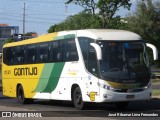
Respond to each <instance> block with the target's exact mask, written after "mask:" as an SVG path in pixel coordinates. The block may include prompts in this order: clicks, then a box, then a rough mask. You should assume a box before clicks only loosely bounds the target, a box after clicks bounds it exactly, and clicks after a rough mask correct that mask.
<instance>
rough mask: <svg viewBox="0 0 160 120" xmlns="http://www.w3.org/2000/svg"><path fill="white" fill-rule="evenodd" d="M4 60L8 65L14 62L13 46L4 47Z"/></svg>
mask: <svg viewBox="0 0 160 120" xmlns="http://www.w3.org/2000/svg"><path fill="white" fill-rule="evenodd" d="M3 53H4V54H3V61H4V63H5V64H7V65H13V64H14V51H13V48H12V47H9V48H4V50H3Z"/></svg>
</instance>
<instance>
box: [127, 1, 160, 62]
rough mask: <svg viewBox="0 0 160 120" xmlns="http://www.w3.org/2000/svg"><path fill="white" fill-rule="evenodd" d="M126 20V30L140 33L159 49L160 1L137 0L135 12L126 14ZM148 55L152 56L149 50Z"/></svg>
mask: <svg viewBox="0 0 160 120" xmlns="http://www.w3.org/2000/svg"><path fill="white" fill-rule="evenodd" d="M158 4H159V5H158ZM126 20H127V21H128V24H127V27H128V30H130V31H133V32H135V33H137V34H139V35H141V36H142V38H143V39H144V40H145V41H146V42H148V43H151V44H153V45H155V46H156V47H157V48H158V50H160V2H158V1H157V4H154V3H153V1H152V0H144V1H139V2H138V4H137V8H136V12H134V13H133V14H130V15H129V16H127V18H126ZM149 56H150V58H152V57H151V56H152V55H151V51H150V52H149ZM159 64H160V63H159Z"/></svg>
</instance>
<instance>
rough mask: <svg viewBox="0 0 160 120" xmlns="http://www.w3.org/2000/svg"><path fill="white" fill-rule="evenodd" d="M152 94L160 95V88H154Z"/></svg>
mask: <svg viewBox="0 0 160 120" xmlns="http://www.w3.org/2000/svg"><path fill="white" fill-rule="evenodd" d="M152 95H153V96H160V90H158V89H153V91H152Z"/></svg>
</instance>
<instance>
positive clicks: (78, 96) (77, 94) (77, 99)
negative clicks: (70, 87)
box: [73, 87, 85, 110]
mask: <svg viewBox="0 0 160 120" xmlns="http://www.w3.org/2000/svg"><path fill="white" fill-rule="evenodd" d="M73 104H74V106H75V108H77V109H78V110H82V109H84V108H85V103H84V101H83V98H82V92H81V89H80V88H79V87H76V88H75V90H74V92H73Z"/></svg>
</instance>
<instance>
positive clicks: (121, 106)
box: [115, 102, 129, 110]
mask: <svg viewBox="0 0 160 120" xmlns="http://www.w3.org/2000/svg"><path fill="white" fill-rule="evenodd" d="M128 103H129V102H116V103H115V105H116V108H117V109H118V110H125V109H126V107H127V106H128Z"/></svg>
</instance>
